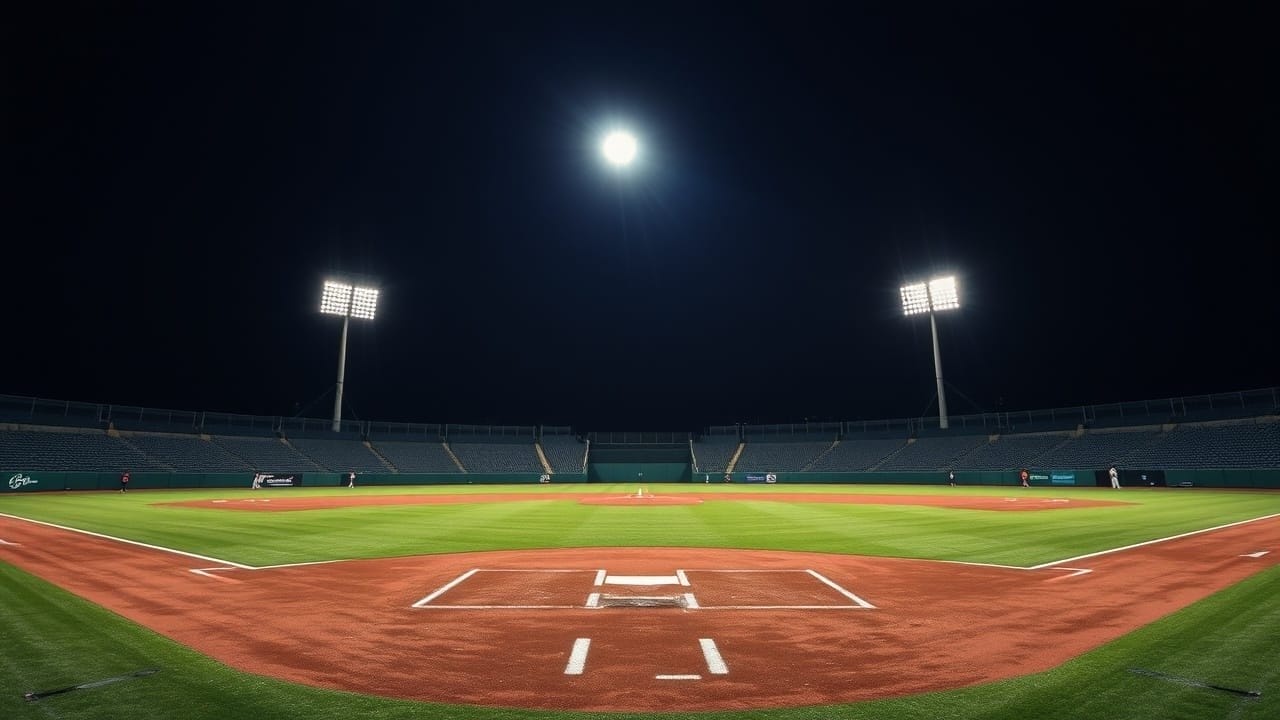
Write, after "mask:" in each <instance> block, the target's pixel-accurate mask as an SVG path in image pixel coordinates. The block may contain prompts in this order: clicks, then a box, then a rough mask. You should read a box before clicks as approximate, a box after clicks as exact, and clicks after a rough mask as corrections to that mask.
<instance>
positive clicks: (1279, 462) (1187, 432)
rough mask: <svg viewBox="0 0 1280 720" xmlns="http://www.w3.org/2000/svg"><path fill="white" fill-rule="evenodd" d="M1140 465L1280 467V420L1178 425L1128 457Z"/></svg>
mask: <svg viewBox="0 0 1280 720" xmlns="http://www.w3.org/2000/svg"><path fill="white" fill-rule="evenodd" d="M1125 464H1126V465H1129V466H1130V467H1139V468H1162V469H1196V468H1250V467H1280V422H1262V423H1258V422H1244V423H1232V424H1225V425H1224V424H1213V425H1199V426H1197V425H1179V426H1178V427H1176V428H1174V429H1173V430H1170V431H1169V432H1167V433H1163V434H1162V435H1161V436H1160V438H1159V440H1158V441H1157V442H1155V443H1152V444H1150V445H1146V446H1144V447H1141V448H1139V449H1138V450H1137V451H1136V452H1135V453H1133V454H1132V455H1131V456H1130V457H1129V458H1128V459H1127V460H1126V461H1125Z"/></svg>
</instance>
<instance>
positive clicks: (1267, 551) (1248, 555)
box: [0, 541, 1271, 558]
mask: <svg viewBox="0 0 1280 720" xmlns="http://www.w3.org/2000/svg"><path fill="white" fill-rule="evenodd" d="M0 542H3V541H0ZM1269 552H1271V551H1270V550H1259V551H1258V552H1253V553H1246V554H1244V555H1241V556H1240V557H1251V558H1260V557H1262V556H1263V555H1266V554H1267V553H1269Z"/></svg>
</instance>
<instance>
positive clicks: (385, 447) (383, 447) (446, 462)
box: [373, 440, 462, 473]
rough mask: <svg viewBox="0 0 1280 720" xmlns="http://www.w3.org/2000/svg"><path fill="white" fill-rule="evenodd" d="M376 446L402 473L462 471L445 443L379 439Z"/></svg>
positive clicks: (375, 443) (396, 469)
mask: <svg viewBox="0 0 1280 720" xmlns="http://www.w3.org/2000/svg"><path fill="white" fill-rule="evenodd" d="M373 446H374V448H376V449H377V451H378V453H379V454H381V455H382V457H384V458H386V459H387V461H388V462H390V463H391V465H392V467H393V468H394V469H395V471H396V472H402V473H456V472H462V469H461V468H459V467H458V465H457V463H455V462H454V461H453V458H451V457H449V453H448V452H446V451H445V449H444V444H443V443H441V442H439V441H436V442H412V441H407V440H378V441H375V442H374V443H373Z"/></svg>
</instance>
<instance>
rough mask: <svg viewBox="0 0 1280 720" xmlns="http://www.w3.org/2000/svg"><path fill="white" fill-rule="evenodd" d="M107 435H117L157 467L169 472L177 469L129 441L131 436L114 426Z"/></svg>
mask: <svg viewBox="0 0 1280 720" xmlns="http://www.w3.org/2000/svg"><path fill="white" fill-rule="evenodd" d="M107 435H110V436H112V437H115V438H116V439H117V440H119V441H120V442H122V443H124V444H125V445H127V446H128V447H129V449H131V450H133V451H134V452H136V453H138V454H139V455H141V456H143V457H145V458H146V459H147V460H150V461H151V462H152V463H153V464H154V465H156V466H157V467H160V468H163V469H165V470H168V471H169V472H173V471H174V470H176V469H177V468H175V467H174V466H172V465H170V464H169V463H166V462H162V461H160V460H159V459H157V458H154V457H151V456H150V455H148V454H147V453H146V452H144V451H143V450H142V448H140V447H138V446H137V445H136V444H134V443H132V442H130V441H129V438H127V437H125V436H124V435H121V434H120V431H118V430H115V429H114V428H113V429H109V430H107Z"/></svg>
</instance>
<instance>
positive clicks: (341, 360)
mask: <svg viewBox="0 0 1280 720" xmlns="http://www.w3.org/2000/svg"><path fill="white" fill-rule="evenodd" d="M377 310H378V290H377V288H371V287H360V286H356V285H352V284H350V283H345V282H340V281H337V280H326V281H325V282H324V292H323V293H322V294H321V295H320V312H322V313H324V314H326V315H341V316H342V344H341V345H339V347H338V385H337V389H336V390H335V391H334V395H333V431H334V432H338V431H339V430H340V429H342V385H343V382H344V379H345V377H346V374H347V330H348V328H349V326H350V325H351V318H358V319H361V320H372V319H373V317H374V315H375V314H376V313H377Z"/></svg>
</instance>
